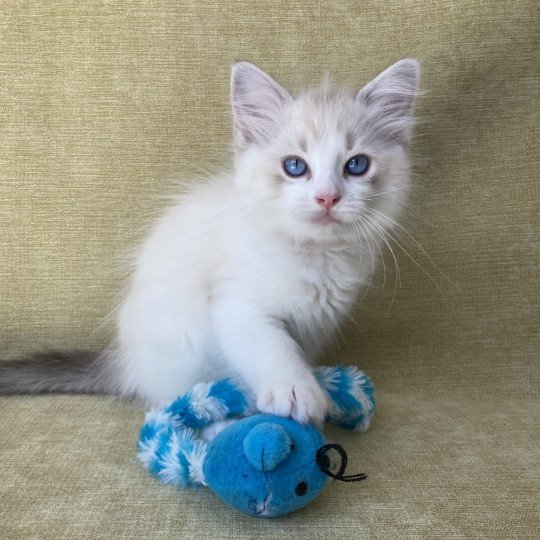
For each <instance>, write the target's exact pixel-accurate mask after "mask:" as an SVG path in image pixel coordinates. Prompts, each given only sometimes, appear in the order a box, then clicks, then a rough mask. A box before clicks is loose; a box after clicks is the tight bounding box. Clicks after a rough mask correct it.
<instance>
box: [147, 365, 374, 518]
mask: <svg viewBox="0 0 540 540" xmlns="http://www.w3.org/2000/svg"><path fill="white" fill-rule="evenodd" d="M315 375H316V377H317V380H318V381H319V384H320V385H321V387H322V388H323V389H324V390H325V392H326V393H327V395H328V398H329V402H330V409H329V414H328V416H327V418H326V420H327V421H328V422H330V423H332V424H335V425H338V426H341V427H344V428H347V429H355V430H358V431H365V430H366V429H367V428H368V427H369V422H370V418H371V416H372V414H373V412H374V409H375V396H374V389H373V385H372V383H371V380H370V379H369V378H368V377H367V376H366V375H364V373H363V372H361V371H359V370H358V369H357V368H355V367H344V366H337V367H323V368H318V369H317V370H315ZM138 447H139V459H140V460H141V461H142V463H143V465H144V466H145V467H146V469H148V470H149V471H150V472H151V473H152V474H155V475H156V476H157V477H158V478H159V479H160V480H162V481H163V482H165V483H168V484H173V485H175V486H177V487H180V488H186V487H192V486H198V485H205V486H208V487H209V488H210V489H211V490H212V491H213V492H214V493H215V494H216V495H218V496H219V497H220V498H221V499H223V500H224V501H226V502H227V503H229V504H230V505H231V506H233V507H234V508H236V509H237V510H240V511H241V512H244V513H246V514H250V515H254V516H259V517H276V516H280V515H283V514H287V513H289V512H293V511H294V510H297V509H299V508H301V507H303V506H305V505H306V504H308V503H309V502H311V501H312V500H313V499H314V498H315V497H316V496H317V495H318V494H319V493H320V492H321V491H322V489H323V488H324V487H325V485H326V483H327V481H328V478H329V477H332V478H334V479H337V480H343V481H346V482H352V481H358V480H363V479H364V478H365V477H366V476H365V475H364V474H356V475H351V476H344V472H345V468H346V466H347V454H346V453H345V450H344V449H343V448H342V447H341V446H340V445H338V444H325V440H324V437H323V435H322V433H321V432H320V431H319V430H318V429H317V428H316V427H314V426H311V425H307V426H306V425H302V424H299V423H298V422H296V421H294V420H291V419H290V418H282V417H279V416H274V415H270V414H257V411H256V409H255V407H254V405H253V396H252V395H251V394H250V392H249V391H247V390H246V389H244V388H242V387H241V386H240V385H239V384H236V383H235V382H234V381H233V380H231V379H223V380H220V381H216V382H213V383H199V384H197V385H195V386H194V387H193V389H192V390H191V391H190V392H188V393H187V394H186V395H184V396H183V397H181V398H178V399H176V400H175V401H173V402H172V403H171V404H169V405H168V406H166V407H165V408H163V409H154V410H152V411H150V412H149V413H148V414H147V415H146V420H145V424H144V426H143V428H142V429H141V433H140V437H139V443H138ZM334 455H337V456H339V458H340V462H339V465H337V467H336V465H335V464H334V463H333V462H334Z"/></svg>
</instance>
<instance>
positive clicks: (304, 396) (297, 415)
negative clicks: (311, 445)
mask: <svg viewBox="0 0 540 540" xmlns="http://www.w3.org/2000/svg"><path fill="white" fill-rule="evenodd" d="M257 408H258V409H259V410H260V411H261V412H266V413H270V414H275V415H277V416H290V417H292V418H294V419H295V420H296V421H297V422H300V423H302V424H308V423H313V424H316V425H322V423H323V422H324V417H325V416H326V412H327V410H328V399H327V397H326V394H325V393H324V392H323V390H322V389H321V387H320V385H319V383H318V382H317V381H316V379H315V377H313V375H312V374H311V373H308V374H306V376H304V377H302V378H301V379H296V380H294V381H286V380H280V381H276V382H274V383H273V384H266V385H262V386H261V388H259V389H258V391H257Z"/></svg>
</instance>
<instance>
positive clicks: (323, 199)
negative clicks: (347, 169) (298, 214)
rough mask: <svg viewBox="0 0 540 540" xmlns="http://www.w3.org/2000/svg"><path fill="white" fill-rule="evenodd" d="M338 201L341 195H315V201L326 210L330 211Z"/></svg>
mask: <svg viewBox="0 0 540 540" xmlns="http://www.w3.org/2000/svg"><path fill="white" fill-rule="evenodd" d="M340 199H341V195H339V193H322V194H320V195H315V200H316V201H317V202H318V203H319V204H320V205H321V206H324V207H325V208H326V209H327V210H330V208H332V206H334V205H335V204H337V203H338V202H339V200H340Z"/></svg>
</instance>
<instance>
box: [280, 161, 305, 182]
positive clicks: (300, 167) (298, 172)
mask: <svg viewBox="0 0 540 540" xmlns="http://www.w3.org/2000/svg"><path fill="white" fill-rule="evenodd" d="M283 170H284V171H285V172H286V173H287V174H288V175H289V176H293V177H296V176H303V175H304V174H306V173H307V170H308V166H307V163H306V162H305V161H304V160H303V159H300V158H299V157H290V158H287V159H286V160H285V161H284V162H283Z"/></svg>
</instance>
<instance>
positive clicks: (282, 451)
mask: <svg viewBox="0 0 540 540" xmlns="http://www.w3.org/2000/svg"><path fill="white" fill-rule="evenodd" d="M291 444H292V441H291V438H290V436H289V434H288V433H287V430H286V429H285V428H284V427H282V426H280V425H279V424H273V423H271V422H263V423H262V424H258V425H257V426H255V427H254V428H253V429H251V431H250V432H249V433H248V434H247V435H246V437H245V438H244V445H243V446H244V453H245V454H246V457H247V459H248V461H249V462H250V463H251V464H252V465H253V466H254V467H255V468H256V469H257V470H259V471H271V470H272V469H273V468H274V467H276V466H277V465H279V464H280V463H281V462H282V461H283V460H284V459H285V458H286V457H287V456H288V455H289V453H290V451H291Z"/></svg>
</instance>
